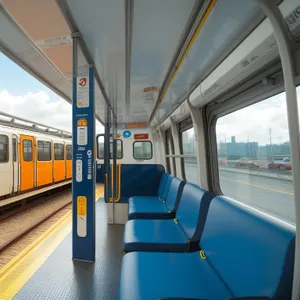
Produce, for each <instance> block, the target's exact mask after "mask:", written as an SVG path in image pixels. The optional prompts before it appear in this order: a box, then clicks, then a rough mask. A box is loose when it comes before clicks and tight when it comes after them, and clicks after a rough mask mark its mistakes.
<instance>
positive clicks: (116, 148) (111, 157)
mask: <svg viewBox="0 0 300 300" xmlns="http://www.w3.org/2000/svg"><path fill="white" fill-rule="evenodd" d="M118 141H120V142H121V157H118V145H117V143H118ZM113 143H114V147H115V151H113V152H115V153H116V159H123V157H124V151H123V141H122V140H121V139H114V140H113ZM110 159H113V153H110Z"/></svg>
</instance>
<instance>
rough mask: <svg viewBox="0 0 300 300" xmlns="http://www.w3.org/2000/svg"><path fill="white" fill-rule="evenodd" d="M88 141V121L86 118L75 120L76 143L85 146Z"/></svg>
mask: <svg viewBox="0 0 300 300" xmlns="http://www.w3.org/2000/svg"><path fill="white" fill-rule="evenodd" d="M87 143H88V122H87V120H78V121H77V145H78V146H85V145H87Z"/></svg>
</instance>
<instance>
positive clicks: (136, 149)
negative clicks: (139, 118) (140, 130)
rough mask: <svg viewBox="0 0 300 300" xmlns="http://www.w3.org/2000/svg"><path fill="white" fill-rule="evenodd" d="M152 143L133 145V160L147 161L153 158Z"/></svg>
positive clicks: (136, 143) (143, 142)
mask: <svg viewBox="0 0 300 300" xmlns="http://www.w3.org/2000/svg"><path fill="white" fill-rule="evenodd" d="M152 155H153V154H152V143H151V142H150V141H138V142H134V143H133V158H134V159H137V160H147V159H151V158H152Z"/></svg>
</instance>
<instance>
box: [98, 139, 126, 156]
mask: <svg viewBox="0 0 300 300" xmlns="http://www.w3.org/2000/svg"><path fill="white" fill-rule="evenodd" d="M115 141H116V143H117V159H122V158H123V141H122V140H119V139H117V140H115ZM103 156H104V155H103ZM110 158H111V159H112V158H113V143H112V142H110Z"/></svg>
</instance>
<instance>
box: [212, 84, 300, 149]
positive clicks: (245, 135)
mask: <svg viewBox="0 0 300 300" xmlns="http://www.w3.org/2000/svg"><path fill="white" fill-rule="evenodd" d="M297 96H298V104H300V103H299V102H300V87H298V88H297ZM298 109H299V107H298ZM270 130H271V138H272V143H283V142H286V141H289V130H288V121H287V108H286V98H285V93H281V94H278V95H276V96H274V97H271V98H269V99H266V100H264V101H262V102H259V103H256V104H253V105H251V106H248V107H246V108H243V109H240V110H238V111H236V112H233V113H230V114H229V115H226V116H224V117H221V118H220V119H219V120H218V121H217V127H216V131H217V138H218V141H222V142H224V141H225V138H226V140H227V141H229V140H230V137H231V136H235V137H236V141H237V142H246V141H247V140H248V139H249V141H256V142H258V143H259V144H262V145H264V144H269V143H270Z"/></svg>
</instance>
